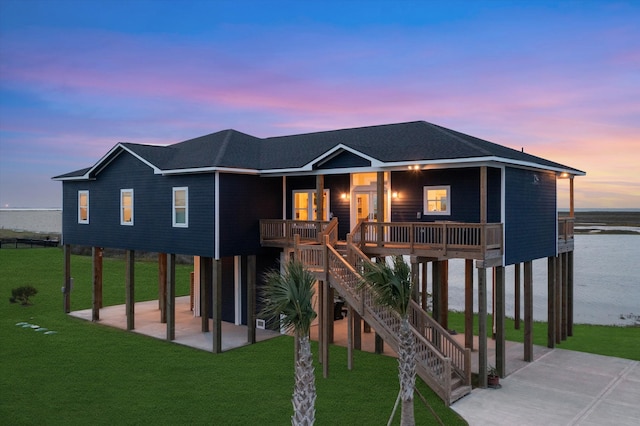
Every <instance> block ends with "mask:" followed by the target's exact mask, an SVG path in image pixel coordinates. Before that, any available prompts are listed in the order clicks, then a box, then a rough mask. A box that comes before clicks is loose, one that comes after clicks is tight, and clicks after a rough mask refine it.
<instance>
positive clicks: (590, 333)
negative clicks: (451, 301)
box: [449, 312, 640, 361]
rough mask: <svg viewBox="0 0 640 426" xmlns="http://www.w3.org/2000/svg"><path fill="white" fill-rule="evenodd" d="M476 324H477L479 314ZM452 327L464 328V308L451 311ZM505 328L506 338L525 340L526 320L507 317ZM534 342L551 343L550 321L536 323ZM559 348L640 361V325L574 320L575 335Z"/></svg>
mask: <svg viewBox="0 0 640 426" xmlns="http://www.w3.org/2000/svg"><path fill="white" fill-rule="evenodd" d="M492 321H493V320H492V318H491V315H487V337H491V330H492ZM474 324H475V325H476V328H477V324H478V317H477V315H476V316H475V317H474ZM449 329H453V330H457V331H462V330H464V313H463V312H449ZM505 331H506V336H505V338H506V340H509V341H512V342H523V341H524V321H521V322H520V330H516V329H515V322H514V320H513V319H512V318H507V319H506V321H505ZM533 344H534V345H539V346H547V323H546V322H534V323H533ZM556 348H559V349H568V350H572V351H580V352H589V353H592V354H599V355H606V356H614V357H618V358H627V359H632V360H636V361H640V327H616V326H604V325H589V324H574V325H573V336H571V337H568V338H567V340H565V341H563V342H562V343H560V344H557V345H556Z"/></svg>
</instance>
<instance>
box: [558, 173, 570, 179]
mask: <svg viewBox="0 0 640 426" xmlns="http://www.w3.org/2000/svg"><path fill="white" fill-rule="evenodd" d="M560 177H561V178H568V177H569V173H567V172H562V173H560Z"/></svg>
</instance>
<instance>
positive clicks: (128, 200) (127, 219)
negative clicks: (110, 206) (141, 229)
mask: <svg viewBox="0 0 640 426" xmlns="http://www.w3.org/2000/svg"><path fill="white" fill-rule="evenodd" d="M120 225H133V189H121V190H120Z"/></svg>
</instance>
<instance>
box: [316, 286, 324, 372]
mask: <svg viewBox="0 0 640 426" xmlns="http://www.w3.org/2000/svg"><path fill="white" fill-rule="evenodd" d="M317 295H318V357H319V362H320V364H322V363H323V362H324V355H323V354H324V351H323V347H324V342H323V338H324V328H325V322H326V319H325V316H324V281H321V280H319V281H318V293H317Z"/></svg>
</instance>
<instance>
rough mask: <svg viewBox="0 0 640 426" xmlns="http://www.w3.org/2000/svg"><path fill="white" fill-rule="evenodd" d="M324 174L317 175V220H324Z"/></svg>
mask: <svg viewBox="0 0 640 426" xmlns="http://www.w3.org/2000/svg"><path fill="white" fill-rule="evenodd" d="M323 198H324V175H317V176H316V220H324V203H323V202H322V199H323Z"/></svg>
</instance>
